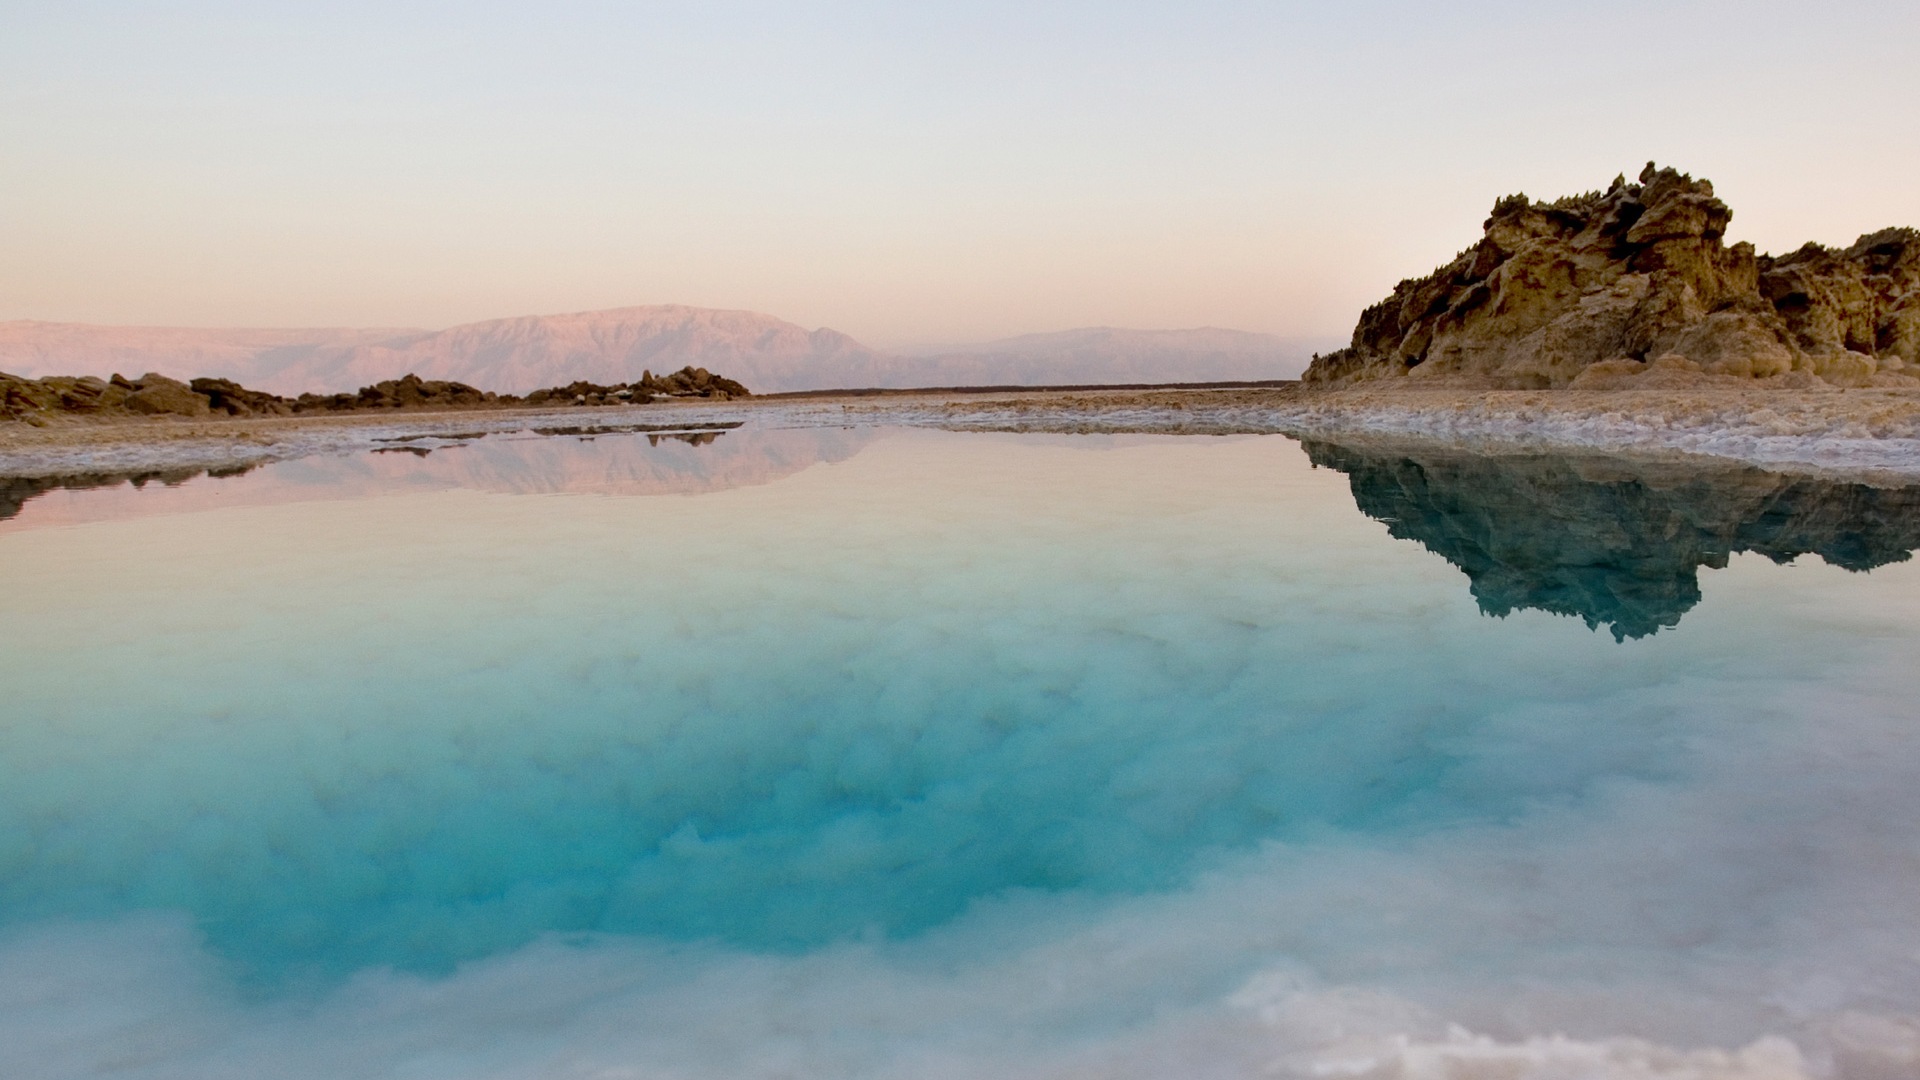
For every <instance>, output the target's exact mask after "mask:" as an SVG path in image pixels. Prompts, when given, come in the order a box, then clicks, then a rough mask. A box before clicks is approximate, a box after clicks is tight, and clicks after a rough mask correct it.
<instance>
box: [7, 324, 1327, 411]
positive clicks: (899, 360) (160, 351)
mask: <svg viewBox="0 0 1920 1080" xmlns="http://www.w3.org/2000/svg"><path fill="white" fill-rule="evenodd" d="M1309 351H1310V350H1309V348H1308V347H1307V345H1306V344H1305V343H1302V342H1294V341H1289V340H1288V339H1283V338H1278V337H1274V336H1272V335H1266V334H1255V333H1251V332H1249V331H1240V330H1227V329H1223V328H1218V327H1205V328H1195V329H1189V330H1128V329H1124V328H1118V327H1085V328H1079V329H1074V330H1066V331H1055V332H1050V333H1039V334H1027V335H1021V336H1019V337H1014V338H1006V339H1001V340H999V341H991V342H985V343H982V344H979V345H975V346H948V347H943V349H940V350H932V351H927V352H912V353H906V352H887V351H882V350H878V349H873V348H870V347H868V346H866V345H864V344H862V343H861V342H859V341H857V340H855V339H854V338H852V337H851V336H849V335H847V334H844V333H841V332H840V331H838V330H833V329H831V328H827V327H821V328H815V329H808V328H806V327H803V326H800V325H798V324H795V323H791V322H788V321H786V320H783V319H779V318H776V317H774V316H771V315H765V314H762V313H759V312H753V311H745V310H739V309H725V308H702V307H695V306H692V305H686V304H656V305H633V306H628V307H620V308H607V309H600V310H593V311H577V312H566V313H560V314H553V315H521V316H512V317H508V318H502V319H488V320H482V321H478V322H472V323H463V324H460V325H457V326H452V327H447V328H445V329H442V330H425V329H411V328H399V327H389V328H364V329H363V328H349V327H324V328H305V329H303V328H293V329H275V328H207V329H201V328H193V327H141V326H104V325H99V324H91V323H59V322H50V321H46V320H15V321H10V322H0V371H6V372H10V373H13V374H17V375H22V376H25V377H28V378H36V377H40V376H43V375H83V374H84V375H98V376H100V377H106V376H108V375H111V374H114V373H116V372H126V373H132V374H139V373H143V372H147V371H153V372H157V373H159V374H162V375H167V376H170V377H174V378H190V377H195V376H211V377H217V378H226V379H232V380H234V381H236V382H240V383H243V384H245V385H247V386H251V387H257V388H259V389H262V390H267V391H270V392H273V393H279V394H287V395H296V394H300V393H303V392H329V391H340V390H346V389H351V388H353V387H355V386H359V385H370V384H372V383H375V382H378V381H381V380H383V379H392V378H396V377H398V376H400V375H402V374H407V373H415V374H418V375H420V376H421V377H423V378H427V379H440V380H452V381H458V382H463V383H468V384H471V385H475V386H482V387H485V388H487V389H489V390H496V391H499V392H502V393H524V392H526V391H529V390H533V389H536V388H539V387H544V386H553V385H564V384H567V383H570V382H573V381H575V380H586V381H589V382H596V383H609V384H610V383H618V382H628V381H631V380H633V379H637V378H639V377H640V375H641V374H642V372H643V371H647V370H652V371H655V372H661V371H671V370H675V369H678V368H682V367H686V366H694V367H704V368H707V369H709V370H712V371H714V372H716V373H719V374H724V375H726V376H728V377H730V378H733V379H737V380H739V381H740V382H743V383H745V384H746V385H747V386H748V387H750V388H752V389H753V390H755V391H759V392H779V391H787V390H822V389H840V388H854V387H887V388H909V387H916V386H939V385H959V384H969V385H979V384H988V383H994V384H997V383H1008V384H1022V383H1024V384H1045V383H1060V382H1116V383H1120V382H1138V381H1166V382H1173V381H1196V382H1197V381H1216V380H1229V379H1254V378H1288V377H1293V376H1295V375H1297V374H1298V373H1299V371H1300V370H1301V369H1302V368H1303V367H1304V366H1305V364H1306V359H1307V354H1308V352H1309Z"/></svg>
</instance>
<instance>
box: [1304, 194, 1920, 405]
mask: <svg viewBox="0 0 1920 1080" xmlns="http://www.w3.org/2000/svg"><path fill="white" fill-rule="evenodd" d="M1732 218H1733V211H1732V210H1730V209H1728V207H1727V204H1726V203H1724V202H1721V201H1720V200H1719V199H1718V198H1716V197H1715V196H1714V193H1713V185H1712V184H1711V183H1709V182H1707V181H1706V180H1695V179H1693V178H1692V177H1690V176H1688V175H1686V174H1684V173H1679V172H1676V171H1674V170H1673V169H1670V168H1669V169H1657V168H1655V167H1654V166H1653V164H1652V163H1649V164H1648V165H1647V167H1646V169H1645V170H1644V171H1642V172H1641V174H1640V180H1639V182H1638V183H1628V182H1627V181H1626V179H1625V177H1624V176H1623V177H1619V178H1616V179H1615V180H1614V182H1613V184H1612V185H1611V186H1610V187H1608V188H1607V189H1606V190H1605V191H1596V192H1590V193H1588V194H1585V195H1576V196H1571V197H1568V198H1564V199H1559V200H1557V201H1554V202H1534V201H1532V200H1530V199H1528V198H1527V197H1526V196H1525V195H1513V196H1510V197H1508V198H1504V199H1501V200H1500V201H1499V202H1498V203H1495V204H1494V208H1493V214H1492V216H1491V217H1489V218H1488V219H1487V221H1486V234H1485V235H1484V236H1483V237H1482V238H1481V240H1480V242H1479V243H1477V244H1475V245H1474V246H1472V247H1470V248H1468V249H1467V250H1465V251H1463V252H1461V253H1460V254H1459V255H1458V256H1457V257H1455V259H1454V260H1453V261H1452V262H1450V263H1448V264H1447V265H1445V266H1443V267H1441V268H1440V269H1438V270H1436V271H1434V272H1433V273H1432V274H1429V275H1428V276H1426V277H1424V278H1420V279H1418V280H1408V281H1403V282H1401V283H1400V285H1399V286H1398V287H1397V288H1395V289H1394V291H1393V295H1392V296H1389V297H1388V298H1387V299H1385V300H1383V301H1381V302H1380V303H1378V304H1375V305H1373V306H1372V307H1370V308H1368V309H1367V310H1366V311H1364V312H1363V313H1361V316H1360V322H1359V325H1358V326H1356V327H1355V328H1354V332H1353V341H1352V344H1351V345H1350V346H1348V347H1347V348H1345V349H1341V350H1340V351H1338V352H1335V353H1331V354H1328V355H1326V356H1317V357H1315V358H1314V362H1313V364H1312V366H1311V367H1310V368H1309V369H1308V371H1307V374H1306V379H1307V381H1309V382H1317V383H1349V382H1358V381H1366V380H1376V379H1395V378H1402V377H1408V378H1414V379H1429V378H1443V379H1453V380H1455V381H1462V382H1479V383H1481V384H1483V385H1488V386H1493V387H1507V388H1547V387H1560V386H1575V387H1581V386H1590V387H1595V388H1617V387H1624V386H1634V385H1647V386H1658V385H1661V384H1662V383H1663V382H1665V383H1674V382H1686V381H1689V377H1691V381H1693V382H1700V381H1703V380H1704V377H1705V376H1714V375H1717V376H1730V377H1737V378H1742V379H1774V380H1779V382H1780V384H1782V385H1789V386H1793V385H1798V386H1812V385H1818V383H1816V382H1815V380H1820V381H1824V382H1826V383H1832V384H1837V385H1844V386H1865V385H1874V384H1889V383H1891V384H1897V385H1903V386H1916V385H1920V380H1916V379H1914V378H1913V377H1912V373H1915V372H1920V231H1916V230H1914V229H1882V230H1881V231H1879V232H1876V233H1871V234H1869V235H1867V236H1863V237H1861V238H1860V239H1859V240H1858V241H1856V242H1855V243H1854V244H1853V246H1851V247H1848V248H1846V249H1844V250H1836V249H1830V248H1824V247H1821V246H1819V245H1818V244H1808V245H1806V246H1805V247H1803V248H1801V249H1800V250H1798V251H1795V252H1793V253H1792V254H1790V255H1782V256H1778V257H1775V256H1768V255H1757V254H1755V253H1754V249H1753V245H1751V244H1746V243H1739V244H1734V245H1732V246H1731V247H1729V246H1727V245H1726V244H1725V243H1724V237H1725V235H1726V230H1727V223H1728V222H1729V221H1731V220H1732ZM1649 375H1651V379H1650V381H1647V380H1648V377H1649Z"/></svg>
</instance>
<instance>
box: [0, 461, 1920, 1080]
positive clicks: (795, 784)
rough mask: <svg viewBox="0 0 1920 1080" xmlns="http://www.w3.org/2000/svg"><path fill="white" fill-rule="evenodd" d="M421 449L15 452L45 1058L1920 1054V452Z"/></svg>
mask: <svg viewBox="0 0 1920 1080" xmlns="http://www.w3.org/2000/svg"><path fill="white" fill-rule="evenodd" d="M453 442H454V443H462V442H463V441H462V440H453ZM394 449H395V452H391V453H381V454H368V455H360V456H355V457H337V458H310V459H305V460H302V461H296V462H288V463H282V464H277V465H271V466H267V467H263V468H260V469H256V470H253V471H250V472H247V473H245V474H243V475H233V476H225V477H217V476H204V475H203V476H192V475H190V474H172V475H150V476H144V477H125V476H103V477H68V478H61V479H59V480H57V481H52V480H50V481H46V482H40V483H24V482H15V483H14V484H13V485H12V487H10V488H9V489H8V490H7V491H6V492H5V493H4V497H0V519H4V520H0V575H3V576H4V580H5V583H6V584H5V588H4V589H3V590H0V702H3V704H0V1075H4V1076H7V1077H35V1078H37V1077H80V1076H111V1077H167V1078H188V1077H192V1078H206V1077H235V1078H239V1077H258V1076H268V1075H272V1076H287V1077H348V1076H351V1077H408V1078H414V1077H432V1078H438V1077H463V1078H465V1077H501V1078H507V1077H515V1078H518V1077H646V1078H654V1077H660V1078H666V1077H673V1078H704V1077H716V1078H717V1077H768V1078H772V1077H986V1076H993V1077H1025V1076H1048V1077H1094V1076H1102V1077H1104V1076H1117V1077H1149V1076H1169V1077H1215V1076H1218V1077H1228V1076H1282V1077H1309V1076H1318V1077H1326V1076H1332V1077H1363V1078H1379V1080H1390V1078H1400V1080H1426V1078H1429V1077H1432V1078H1441V1077H1445V1078H1456V1077H1481V1076H1485V1077H1501V1078H1520V1077H1541V1078H1548V1077H1552V1078H1569V1077H1582V1078H1584V1077H1603V1078H1604V1077H1623V1078H1624V1077H1634V1078H1653V1077H1658V1078H1674V1080H1679V1078H1683V1077H1684V1078H1688V1080H1715V1078H1726V1080H1735V1078H1738V1080H1747V1078H1756V1080H1776V1078H1789V1077H1845V1078H1848V1080H1862V1078H1870V1080H1879V1078H1883V1077H1912V1076H1916V1075H1920V795H1917V794H1916V793H1917V792H1920V739H1916V730H1917V729H1916V720H1920V717H1916V712H1920V709H1916V706H1915V705H1914V702H1916V701H1920V668H1917V667H1916V663H1915V658H1916V643H1920V636H1917V633H1916V632H1917V631H1920V574H1916V571H1915V569H1914V567H1913V565H1912V564H1911V563H1910V562H1908V561H1907V559H1908V554H1909V552H1911V551H1912V550H1913V549H1914V548H1915V547H1920V490H1915V489H1900V488H1876V487H1871V486H1865V485H1848V484H1830V483H1815V482H1812V481H1805V480H1799V481H1793V480H1787V479H1783V478H1781V477H1778V476H1774V475H1772V474H1766V473H1760V472H1757V471H1754V470H1742V469H1737V468H1731V467H1713V468H1707V469H1704V470H1703V469H1700V468H1687V469H1682V468H1678V467H1676V466H1671V465H1668V466H1655V465H1645V464H1640V465H1636V464H1632V463H1622V462H1619V461H1604V460H1599V459H1561V458H1541V457H1516V458H1484V457H1473V456H1470V455H1463V454H1452V455H1449V454H1445V453H1434V452H1427V453H1412V452H1403V451H1398V450H1394V449H1392V448H1381V447H1368V446H1338V445H1331V444H1308V445H1305V446H1303V445H1301V444H1299V443H1296V442H1293V441H1290V440H1286V439H1282V438H1278V437H1247V438H1224V439H1223V438H1184V439H1183V438H1171V437H1168V438H1151V437H1134V438H1120V439H1115V438H1101V437H1091V436H1084V437H1071V438H1069V437H1031V436H1028V437H1020V436H993V435H962V434H942V433H929V432H907V431H885V430H875V429H859V430H821V431H775V430H759V429H755V428H752V427H748V428H745V429H736V430H727V431H720V432H709V433H706V434H704V435H698V436H696V435H692V434H686V435H685V437H676V436H675V435H672V434H667V435H662V434H660V433H627V434H616V435H607V436H601V437H598V438H591V439H585V438H576V437H572V436H568V435H550V436H531V435H528V436H520V437H502V436H494V437H490V438H485V439H477V440H468V441H464V444H462V445H449V444H448V443H447V442H445V441H441V440H427V441H423V442H419V443H412V444H406V445H404V446H396V447H395V448H394ZM134 479H137V480H139V481H140V482H141V485H142V486H139V487H135V486H134V485H133V484H132V483H129V482H128V481H129V480H134Z"/></svg>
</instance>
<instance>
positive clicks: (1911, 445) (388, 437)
mask: <svg viewBox="0 0 1920 1080" xmlns="http://www.w3.org/2000/svg"><path fill="white" fill-rule="evenodd" d="M741 420H747V421H749V422H752V423H755V424H757V425H765V426H770V427H820V426H844V425H857V426H870V425H907V426H930V427H941V428H948V429H954V430H990V431H1023V432H1050V433H1092V432H1101V433H1125V432H1131V433H1151V434H1184V435H1226V434H1252V433H1262V434H1285V435H1308V436H1313V437H1317V438H1329V437H1339V436H1376V437H1377V436H1386V437H1394V438H1406V439H1413V440H1418V441H1422V442H1434V443H1439V444H1443V445H1450V446H1460V447H1466V448H1471V449H1484V450H1486V451H1489V452H1516V451H1522V452H1553V451H1580V452H1600V453H1623V454H1630V455H1634V456H1646V455H1653V456H1659V457H1667V458H1671V457H1676V456H1678V457H1687V456H1705V457H1712V458H1719V459H1725V460H1732V461H1738V462H1743V463H1746V464H1751V465H1757V466H1761V467H1763V468H1768V469H1772V470H1775V471H1783V472H1796V473H1813V474H1820V475H1847V476H1853V477H1872V476H1875V475H1878V476H1882V477H1884V478H1886V479H1887V480H1889V481H1901V480H1908V479H1912V478H1914V477H1920V392H1915V391H1906V390H1897V389H1856V390H1838V389H1828V390H1818V389H1815V390H1774V389H1736V388H1727V387H1716V388H1713V389H1711V390H1700V391H1687V390H1668V391H1649V390H1624V391H1564V390H1563V391H1488V390H1465V389H1453V390H1448V389H1440V390H1424V389H1405V388H1391V389H1369V388H1359V389H1348V390H1333V391H1312V390H1301V389H1296V388H1281V389H1256V390H1216V391H1192V390H1188V391H1177V390H1175V391H1145V392H1142V391H1084V392H1059V393H1048V394H1030V393H1022V394H1003V395H979V396H960V395H954V396H939V397H927V396H917V395H903V396H899V397H880V398H844V399H817V400H812V401H806V402H792V401H758V402H736V403H730V404H727V405H712V406H709V405H700V406H668V407H666V408H659V407H652V406H649V407H643V408H608V409H595V410H591V411H588V410H580V409H568V410H557V411H552V412H542V413H527V412H515V413H488V412H471V413H422V414H414V415H408V416H392V417H378V418H356V419H354V420H331V419H317V420H310V421H303V420H294V421H277V422H276V421H264V422H249V421H221V422H212V423H200V424H191V425H187V424H181V425H166V424H146V425H117V426H98V427H86V426H74V427H68V428H65V429H61V430H58V431H46V432H38V431H26V430H16V431H12V432H5V431H0V476H48V475H61V474H72V473H84V472H119V471H130V470H142V469H152V470H166V469H182V468H215V469H219V468H237V467H241V466H247V465H256V464H262V463H265V462H269V461H278V460H286V459H289V458H297V457H304V456H307V455H309V454H337V453H352V452H357V451H364V450H368V449H373V448H377V447H381V446H390V445H393V444H394V443H395V442H396V441H398V440H403V439H409V440H412V439H427V440H431V439H434V438H440V439H449V438H454V437H457V436H460V435H475V434H484V433H498V432H510V431H522V430H527V429H533V430H539V429H542V428H551V427H554V426H563V427H567V428H583V429H599V430H608V431H613V430H618V429H619V428H621V427H622V426H628V425H634V424H647V425H649V426H652V425H684V426H686V427H689V428H697V427H700V426H703V425H712V424H715V423H726V422H734V421H741ZM420 445H425V446H431V445H434V443H432V442H430V441H428V442H424V443H420Z"/></svg>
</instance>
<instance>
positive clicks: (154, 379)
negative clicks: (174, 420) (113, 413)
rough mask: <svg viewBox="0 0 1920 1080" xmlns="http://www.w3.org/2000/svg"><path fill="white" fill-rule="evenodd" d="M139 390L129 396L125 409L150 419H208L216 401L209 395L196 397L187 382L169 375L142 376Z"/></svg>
mask: <svg viewBox="0 0 1920 1080" xmlns="http://www.w3.org/2000/svg"><path fill="white" fill-rule="evenodd" d="M134 385H135V386H136V387H138V389H136V390H134V391H133V393H131V394H128V395H127V400H126V402H125V403H124V407H125V408H126V409H127V411H129V412H135V413H144V414H147V415H150V416H157V415H161V414H168V413H171V414H177V415H180V416H205V415H207V414H208V412H209V411H210V410H211V408H212V399H210V398H208V397H207V395H205V394H196V393H194V392H193V389H192V388H191V387H189V386H188V385H187V384H186V383H183V382H180V381H179V380H177V379H169V378H167V377H166V376H165V375H155V374H152V373H151V372H150V373H148V374H146V375H143V376H141V377H140V380H139V381H138V382H137V383H135V384H134Z"/></svg>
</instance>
